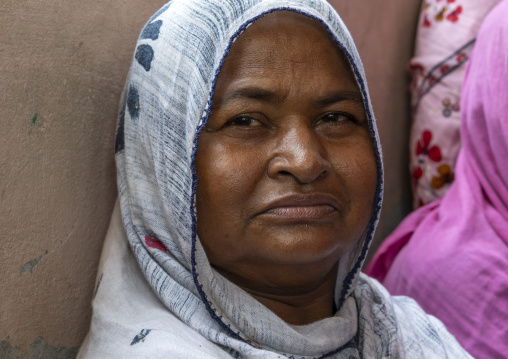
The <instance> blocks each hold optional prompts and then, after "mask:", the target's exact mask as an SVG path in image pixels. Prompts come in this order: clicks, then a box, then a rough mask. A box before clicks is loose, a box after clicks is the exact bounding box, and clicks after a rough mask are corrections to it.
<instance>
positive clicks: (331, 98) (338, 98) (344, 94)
mask: <svg viewBox="0 0 508 359" xmlns="http://www.w3.org/2000/svg"><path fill="white" fill-rule="evenodd" d="M342 101H353V102H356V103H358V104H361V105H362V106H363V97H362V94H361V93H360V92H357V91H337V92H333V93H330V94H328V95H326V96H323V97H321V98H319V99H317V100H316V103H317V104H318V105H319V106H322V107H325V106H328V105H331V104H334V103H338V102H342Z"/></svg>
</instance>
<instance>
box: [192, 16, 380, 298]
mask: <svg viewBox="0 0 508 359" xmlns="http://www.w3.org/2000/svg"><path fill="white" fill-rule="evenodd" d="M196 172H197V175H198V182H197V184H198V186H197V194H196V205H197V229H198V236H199V238H200V241H201V243H202V244H203V247H204V249H205V252H206V254H207V256H208V259H209V261H210V263H211V264H212V266H213V267H214V268H216V269H217V270H218V271H219V272H221V273H223V274H224V275H225V276H226V277H228V278H229V279H230V280H232V281H233V282H235V283H236V284H238V285H240V286H243V287H244V288H251V289H253V290H265V289H266V288H272V289H274V290H277V289H283V288H284V289H285V290H291V289H294V290H295V291H298V290H299V288H303V287H306V286H307V287H309V288H310V287H312V286H314V285H318V284H319V283H318V282H319V281H320V280H323V278H324V277H326V276H327V275H328V274H329V273H331V272H332V271H334V270H336V265H337V263H338V261H339V260H340V258H341V257H342V256H343V255H344V254H345V253H346V252H347V251H349V250H351V249H352V248H353V246H354V245H355V243H357V241H358V240H360V238H361V237H362V234H363V232H364V231H365V228H366V226H367V224H368V222H369V219H370V217H371V214H372V208H373V199H374V194H375V187H376V181H377V179H376V178H377V169H376V160H375V156H374V152H373V149H372V140H371V137H370V134H369V128H368V123H367V116H366V113H365V110H364V106H363V102H362V96H361V93H360V91H359V89H358V86H357V84H356V81H355V79H354V77H353V74H352V72H351V70H350V67H349V65H348V64H347V62H346V60H345V59H344V57H343V55H342V53H341V52H340V51H339V50H338V48H337V46H336V45H335V43H334V42H333V40H332V39H331V37H330V36H329V35H328V34H327V33H326V32H325V30H324V29H323V28H322V26H321V25H320V24H319V23H318V22H316V21H314V20H311V19H309V18H307V17H305V16H303V15H298V14H294V13H290V12H276V13H272V14H270V15H267V16H265V17H263V18H262V19H260V20H258V21H257V22H255V23H254V24H253V25H252V26H250V27H249V28H248V29H247V30H246V31H245V32H244V33H243V34H242V35H241V36H240V37H239V38H238V39H237V40H236V42H235V43H234V45H233V46H232V48H231V51H230V52H229V54H228V55H227V57H226V60H225V63H224V66H223V67H222V70H221V72H220V75H219V76H218V79H217V84H216V88H215V94H214V97H213V105H212V111H211V115H210V118H209V120H208V123H207V125H206V127H205V129H204V130H203V131H202V132H201V134H200V135H199V142H198V152H197V157H196Z"/></svg>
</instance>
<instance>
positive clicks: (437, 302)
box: [366, 0, 508, 358]
mask: <svg viewBox="0 0 508 359" xmlns="http://www.w3.org/2000/svg"><path fill="white" fill-rule="evenodd" d="M507 19H508V0H505V1H502V2H501V3H500V4H499V5H498V6H497V7H496V8H494V9H493V11H492V12H491V13H490V14H489V15H488V16H487V18H486V19H485V21H484V23H483V25H482V28H481V30H480V33H479V35H478V38H477V42H476V45H475V49H474V50H473V54H472V57H471V61H470V63H469V65H468V68H467V70H466V76H465V81H464V86H463V88H462V100H461V137H462V144H463V145H462V149H461V152H460V154H459V158H458V162H457V167H456V180H455V182H454V183H453V185H452V186H451V188H450V190H449V192H448V193H447V194H446V195H445V196H444V197H443V198H442V199H440V200H437V201H435V202H433V203H431V204H429V205H427V206H425V207H423V208H421V209H419V210H417V211H416V212H413V213H412V214H411V215H410V216H408V217H407V218H406V219H405V220H404V222H403V223H402V224H401V225H400V226H399V227H398V228H397V229H396V230H395V232H394V233H393V234H391V235H390V236H389V237H388V238H387V239H386V240H385V241H384V243H383V245H382V246H381V248H380V249H379V251H378V252H377V254H376V256H375V257H374V259H373V260H372V262H371V263H370V265H369V266H368V268H367V270H366V272H367V273H368V274H370V275H371V276H373V277H375V278H377V279H379V280H380V281H382V282H383V284H384V285H385V286H386V287H387V288H388V290H389V291H390V293H391V294H392V295H406V296H410V297H413V298H414V299H416V300H417V302H418V303H419V304H420V305H421V306H422V307H423V309H424V310H425V311H426V312H427V313H429V314H432V315H435V316H436V317H438V318H439V319H440V320H442V321H443V322H444V324H445V325H446V326H447V328H448V329H449V330H450V332H451V333H452V334H454V335H455V336H456V338H457V339H458V341H459V342H460V343H461V344H462V345H463V346H464V347H465V349H466V350H468V351H469V352H470V353H471V354H472V355H473V356H474V357H475V358H506V356H507V355H508V21H507Z"/></svg>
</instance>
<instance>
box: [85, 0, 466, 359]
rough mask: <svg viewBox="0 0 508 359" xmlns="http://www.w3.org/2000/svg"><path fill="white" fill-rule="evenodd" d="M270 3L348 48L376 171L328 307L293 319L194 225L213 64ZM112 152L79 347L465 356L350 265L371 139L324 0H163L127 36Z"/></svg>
mask: <svg viewBox="0 0 508 359" xmlns="http://www.w3.org/2000/svg"><path fill="white" fill-rule="evenodd" d="M281 10H286V11H294V12H297V13H300V14H303V15H306V16H309V17H310V18H313V19H315V20H316V21H318V22H320V23H321V24H322V25H323V27H324V28H325V30H326V31H327V32H328V33H329V34H330V35H331V37H332V38H333V39H334V40H335V43H336V44H337V46H339V47H340V48H341V50H342V51H343V52H344V53H345V55H346V57H347V59H348V61H349V63H350V65H351V68H352V70H353V73H354V75H355V78H356V80H357V83H358V87H359V89H360V91H361V93H362V95H363V99H364V105H365V110H366V112H367V117H368V121H369V127H370V133H371V137H372V141H373V148H374V152H375V156H376V159H377V172H378V181H377V189H376V194H375V200H374V208H373V211H372V212H373V214H372V218H371V220H370V222H369V224H368V226H367V228H366V230H365V232H364V236H363V237H362V238H361V240H360V242H359V243H358V245H357V246H355V247H354V249H353V250H352V251H351V252H350V253H348V254H347V255H346V256H344V257H343V258H342V259H341V262H340V265H339V273H338V277H337V283H336V294H335V301H336V306H337V308H338V310H337V312H336V314H335V315H334V316H333V317H331V318H326V319H323V320H321V321H318V322H315V323H312V324H309V325H304V326H294V325H289V324H287V323H286V322H284V321H283V320H282V319H280V318H279V317H278V316H276V315H275V314H274V313H273V312H271V311H269V310H268V309H267V308H266V307H264V306H263V305H262V304H260V303H259V302H258V301H256V300H255V299H254V298H252V297H251V296H250V295H249V294H247V293H246V292H244V291H243V290H242V289H240V288H239V287H237V286H236V285H235V284H233V283H231V282H230V281H228V280H227V279H225V278H224V277H223V276H221V275H220V274H219V273H218V272H216V271H215V270H214V269H212V267H211V266H210V263H209V262H208V260H207V257H206V254H205V252H204V250H203V247H202V246H201V244H200V242H199V239H198V238H197V235H196V212H195V189H196V181H197V176H196V172H195V168H194V158H195V155H196V149H197V139H198V135H199V132H200V131H201V129H202V128H203V127H204V125H205V124H206V122H207V120H208V116H209V115H210V108H211V103H212V100H213V94H214V87H215V82H216V80H217V76H218V74H219V73H220V70H221V66H222V64H223V63H224V60H225V57H226V56H227V54H228V51H229V49H230V47H231V45H232V44H233V42H234V41H235V39H236V38H238V36H241V34H242V32H243V31H244V30H245V29H246V28H247V27H248V26H249V25H250V24H252V23H253V22H255V21H256V20H257V19H259V18H261V17H262V16H264V15H266V14H268V13H271V12H274V11H281ZM116 161H117V169H118V191H119V202H120V209H121V218H122V221H123V226H122V225H121V224H120V222H119V220H118V218H117V217H118V214H114V217H113V220H112V225H111V228H110V233H109V234H108V239H107V241H106V244H105V249H104V253H103V258H102V263H101V268H100V272H99V278H100V283H98V285H99V284H100V288H99V287H98V288H97V291H96V298H95V300H94V318H93V321H92V329H91V331H90V334H89V336H88V338H87V340H86V342H85V344H84V346H83V349H82V351H81V356H82V357H84V358H95V357H101V358H102V357H118V358H125V357H136V358H137V357H139V356H140V355H141V356H143V357H144V356H146V357H147V358H148V357H150V358H153V357H161V358H162V357H165V358H166V357H180V356H179V355H182V357H185V358H188V357H203V358H208V357H237V358H244V357H249V358H283V357H294V358H325V357H326V358H347V359H351V358H359V357H362V358H366V357H369V358H370V357H373V358H374V357H375V358H392V357H394V358H395V357H397V358H403V357H409V358H419V357H422V358H423V357H425V358H427V357H436V358H446V357H450V358H461V357H464V355H465V354H464V353H463V352H462V351H461V348H460V347H459V346H458V344H456V342H455V340H454V339H453V337H451V336H449V335H448V334H447V332H446V330H445V329H444V328H443V327H442V324H440V322H438V321H436V320H435V319H433V318H428V317H426V316H425V314H424V313H423V312H421V310H420V309H419V308H418V306H417V305H416V304H415V303H414V302H411V301H410V300H407V299H404V300H401V303H399V304H397V305H394V304H393V303H392V302H391V299H390V298H389V296H388V294H387V293H386V292H385V291H384V289H382V288H381V287H378V284H376V283H374V282H372V281H371V280H369V279H367V278H366V277H361V276H360V274H359V273H360V268H361V266H362V264H363V261H364V259H365V255H366V252H367V250H368V247H369V244H370V242H371V240H372V237H373V234H374V230H375V227H376V224H377V221H378V218H379V212H380V208H381V201H382V187H383V182H382V178H383V175H382V174H383V169H382V160H381V148H380V144H379V137H378V133H377V129H376V124H375V119H374V115H373V112H372V107H371V103H370V99H369V95H368V89H367V84H366V81H365V75H364V71H363V66H362V63H361V61H360V58H359V55H358V52H357V50H356V48H355V46H354V43H353V40H352V38H351V36H350V34H349V32H348V30H347V29H346V27H345V25H344V24H343V22H342V20H341V19H340V18H339V16H338V15H337V13H336V12H335V10H334V9H333V8H332V7H331V6H330V5H329V4H328V3H327V2H326V1H324V0H284V1H282V0H173V1H171V2H170V3H169V4H167V5H166V6H164V7H163V8H162V9H161V10H160V11H159V12H158V13H156V14H155V15H154V16H153V17H152V18H151V19H150V21H149V22H148V24H147V25H146V26H145V28H144V29H143V31H142V33H141V35H140V38H139V41H138V44H137V49H136V52H135V56H134V61H133V65H132V67H131V71H130V73H129V76H128V79H127V84H126V86H125V90H124V97H123V102H122V104H121V109H120V119H119V126H118V132H117V142H116ZM125 238H127V240H128V242H129V244H130V248H131V250H132V252H131V251H129V249H128V248H127V246H126V244H125V242H126V240H125ZM134 258H135V260H134ZM135 261H137V263H138V264H139V267H140V269H141V271H139V269H138V268H137V267H136V263H135ZM140 272H141V273H142V275H143V276H144V278H145V279H143V278H142V277H141V276H140ZM149 288H151V289H152V291H153V292H152V291H151V290H150V289H149ZM153 293H155V294H156V296H154V294H153ZM399 312H400V313H399ZM407 313H410V315H413V316H414V318H410V320H409V319H408V318H407ZM401 323H402V324H401ZM413 325H414V326H415V327H414V328H412V326H413ZM119 333H124V334H119ZM129 333H130V335H131V336H130V337H129ZM149 343H151V344H149ZM424 352H425V353H427V354H428V356H424V355H423V353H424ZM427 354H425V355H427ZM457 354H459V355H457ZM447 355H448V356H447Z"/></svg>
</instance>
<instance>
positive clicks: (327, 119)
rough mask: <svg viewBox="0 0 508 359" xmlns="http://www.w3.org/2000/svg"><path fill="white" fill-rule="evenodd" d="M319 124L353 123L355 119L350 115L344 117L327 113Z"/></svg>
mask: <svg viewBox="0 0 508 359" xmlns="http://www.w3.org/2000/svg"><path fill="white" fill-rule="evenodd" d="M320 121H321V122H344V121H353V122H355V119H354V117H353V116H351V115H346V114H343V113H337V112H333V113H327V114H326V115H324V116H323V117H321V118H320Z"/></svg>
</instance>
